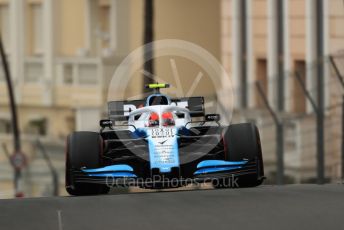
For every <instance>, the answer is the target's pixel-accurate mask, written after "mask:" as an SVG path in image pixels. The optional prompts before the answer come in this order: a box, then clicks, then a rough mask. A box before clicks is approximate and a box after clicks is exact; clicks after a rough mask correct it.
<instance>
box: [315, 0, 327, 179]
mask: <svg viewBox="0 0 344 230" xmlns="http://www.w3.org/2000/svg"><path fill="white" fill-rule="evenodd" d="M323 17H324V14H323V0H316V21H317V59H318V65H317V67H318V68H317V91H318V94H317V98H318V116H317V182H318V184H323V183H324V182H325V172H324V170H325V158H324V152H325V146H324V119H325V117H324V77H325V75H324V64H323V57H324V22H323V20H324V18H323Z"/></svg>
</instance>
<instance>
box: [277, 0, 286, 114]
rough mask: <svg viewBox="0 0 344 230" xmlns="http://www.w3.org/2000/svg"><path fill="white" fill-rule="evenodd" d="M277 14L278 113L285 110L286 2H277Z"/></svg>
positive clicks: (281, 0) (280, 0) (282, 0)
mask: <svg viewBox="0 0 344 230" xmlns="http://www.w3.org/2000/svg"><path fill="white" fill-rule="evenodd" d="M276 8H277V9H276V12H277V23H276V26H277V28H276V32H277V57H278V61H277V63H278V71H277V73H278V77H277V79H278V81H277V85H278V87H277V89H278V91H277V98H278V99H277V100H278V105H277V108H278V111H280V112H281V111H283V110H284V107H285V105H284V0H278V1H276Z"/></svg>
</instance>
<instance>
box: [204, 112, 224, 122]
mask: <svg viewBox="0 0 344 230" xmlns="http://www.w3.org/2000/svg"><path fill="white" fill-rule="evenodd" d="M205 120H206V121H215V122H218V121H220V120H221V116H220V114H215V113H214V114H206V115H205Z"/></svg>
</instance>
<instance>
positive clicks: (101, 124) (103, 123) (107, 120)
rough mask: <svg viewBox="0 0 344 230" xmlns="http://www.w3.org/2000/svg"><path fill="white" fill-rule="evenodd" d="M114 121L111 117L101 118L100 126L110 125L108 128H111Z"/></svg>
mask: <svg viewBox="0 0 344 230" xmlns="http://www.w3.org/2000/svg"><path fill="white" fill-rule="evenodd" d="M112 124H113V123H112V121H111V120H109V119H104V120H100V121H99V125H100V127H102V128H103V129H104V128H106V127H108V128H111V127H112Z"/></svg>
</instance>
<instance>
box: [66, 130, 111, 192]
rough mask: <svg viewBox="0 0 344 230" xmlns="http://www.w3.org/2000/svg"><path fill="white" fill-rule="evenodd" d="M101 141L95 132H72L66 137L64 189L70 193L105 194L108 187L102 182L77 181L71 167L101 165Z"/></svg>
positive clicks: (96, 166) (95, 166) (94, 166)
mask: <svg viewBox="0 0 344 230" xmlns="http://www.w3.org/2000/svg"><path fill="white" fill-rule="evenodd" d="M102 154H103V143H102V138H101V136H100V135H99V134H98V133H96V132H74V133H72V134H70V135H69V136H68V137H67V146H66V191H67V192H68V193H69V194H70V195H74V196H84V195H98V194H107V193H108V192H109V190H110V188H109V187H108V186H106V185H103V184H94V183H79V182H76V181H75V180H74V175H73V169H80V168H81V167H86V168H98V167H101V162H102V159H101V156H102Z"/></svg>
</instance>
